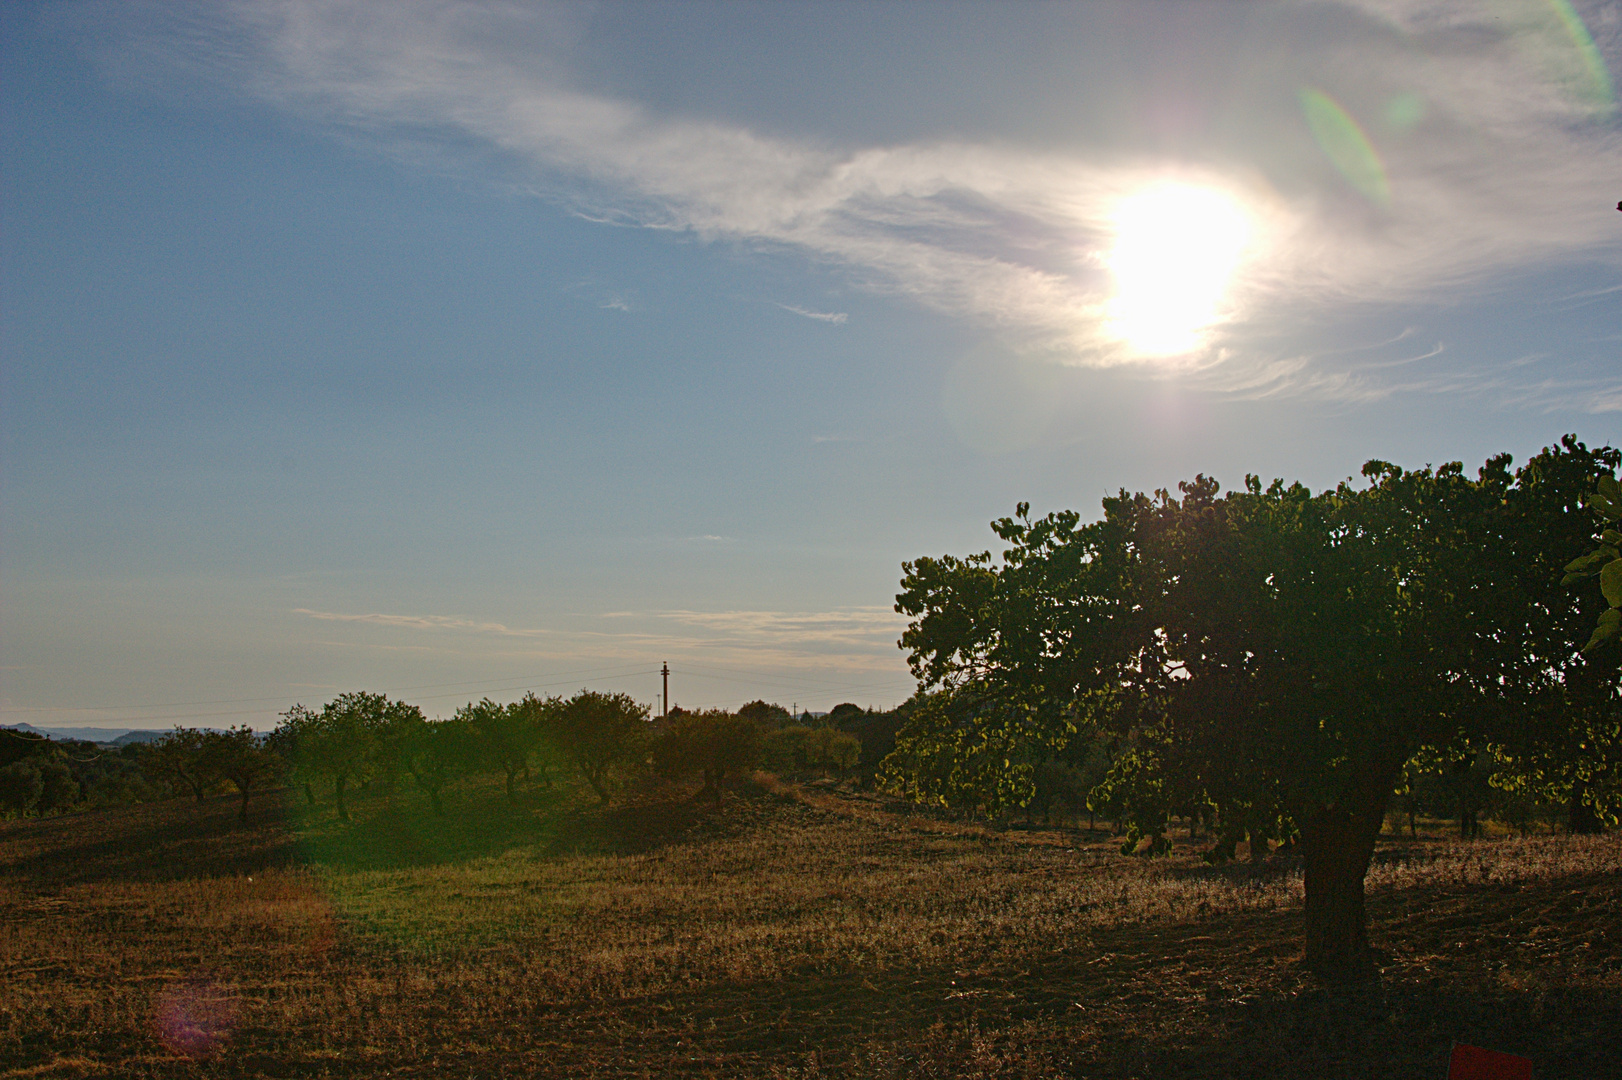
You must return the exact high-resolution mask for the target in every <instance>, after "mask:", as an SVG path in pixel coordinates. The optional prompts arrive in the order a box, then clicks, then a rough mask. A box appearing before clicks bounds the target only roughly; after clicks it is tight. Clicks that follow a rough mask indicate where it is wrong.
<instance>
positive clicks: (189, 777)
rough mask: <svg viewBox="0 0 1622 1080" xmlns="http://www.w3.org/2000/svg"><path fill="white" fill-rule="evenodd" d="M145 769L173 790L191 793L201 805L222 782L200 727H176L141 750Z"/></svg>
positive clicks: (142, 766)
mask: <svg viewBox="0 0 1622 1080" xmlns="http://www.w3.org/2000/svg"><path fill="white" fill-rule="evenodd" d="M141 768H142V770H143V771H144V772H145V773H146V774H147V775H148V776H149V777H152V778H153V779H154V780H157V781H159V782H160V783H164V784H167V785H168V786H169V787H171V788H175V789H183V790H186V791H190V792H191V793H192V795H193V796H195V797H196V799H197V801H198V802H202V801H203V799H204V798H206V797H207V795H208V792H209V789H210V788H211V787H213V786H214V785H215V784H216V783H218V782H219V779H220V778H219V774H218V773H217V772H216V771H215V769H214V761H213V759H212V758H211V757H210V756H209V754H208V735H207V733H206V732H203V731H199V730H198V729H197V728H188V727H176V728H175V729H174V730H173V731H171V732H169V734H167V735H165V736H164V737H163V738H161V739H155V740H153V741H152V742H150V743H147V744H146V745H145V746H144V747H143V748H142V750H141Z"/></svg>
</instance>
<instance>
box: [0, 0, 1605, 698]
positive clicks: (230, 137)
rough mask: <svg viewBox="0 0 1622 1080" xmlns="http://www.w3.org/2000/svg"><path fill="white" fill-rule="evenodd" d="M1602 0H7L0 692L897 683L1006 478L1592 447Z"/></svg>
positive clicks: (1320, 467) (1283, 472)
mask: <svg viewBox="0 0 1622 1080" xmlns="http://www.w3.org/2000/svg"><path fill="white" fill-rule="evenodd" d="M1619 78H1622V4H1618V3H1600V2H1587V0H1584V2H1577V0H1573V2H1571V3H1567V2H1566V0H1470V2H1464V0H1342V2H1324V3H1284V4H1269V3H1251V4H1217V3H1155V2H1152V0H1130V2H1127V3H1120V4H1109V3H1103V2H1089V3H1084V4H1043V3H1035V2H1032V3H1026V4H1019V5H1008V4H1001V3H998V4H978V3H949V2H941V3H928V4H925V3H904V2H900V0H890V2H884V3H839V2H818V3H767V2H758V3H747V4H746V3H736V2H726V3H713V4H711V3H702V2H688V3H682V4H655V3H603V4H561V5H551V4H540V3H536V4H526V3H511V2H505V3H439V2H418V0H397V2H394V3H391V4H388V5H376V4H363V3H356V2H349V0H324V2H295V0H287V2H279V0H261V2H255V3H210V2H206V0H205V2H199V3H193V4H183V5H175V4H167V3H156V2H154V3H117V2H110V3H46V4H37V3H12V4H7V5H5V6H3V7H0V154H3V157H0V723H20V722H27V723H31V724H34V725H35V726H40V727H45V726H51V725H59V726H65V725H75V726H78V725H84V726H98V727H108V728H167V727H170V726H173V725H175V724H189V725H200V726H214V727H224V726H228V725H233V724H249V725H251V726H254V727H256V728H260V729H266V728H269V727H273V726H274V725H275V723H276V719H277V714H278V713H280V712H283V711H285V710H286V709H287V708H288V707H289V706H291V705H292V704H294V703H304V704H307V705H319V704H320V703H321V702H324V701H326V700H330V699H331V698H332V697H334V696H335V695H337V694H338V693H341V692H344V691H347V690H358V689H366V690H374V691H384V692H387V693H389V694H391V696H395V697H399V698H403V699H404V700H407V701H411V702H414V703H417V704H420V705H421V706H422V707H423V709H424V711H425V712H426V713H428V715H430V716H434V715H448V714H449V713H450V712H451V711H453V710H454V709H455V708H456V707H457V706H459V705H461V704H464V703H466V702H467V701H469V700H474V699H477V698H480V697H483V696H486V695H488V696H490V697H493V698H495V699H497V700H513V699H515V698H516V697H517V696H519V695H521V694H523V693H525V692H528V691H533V692H536V693H539V694H542V695H546V694H553V693H570V692H573V691H575V690H578V689H581V688H583V687H590V688H592V689H601V690H616V691H625V692H627V693H630V694H632V695H633V696H634V697H636V698H637V699H638V700H639V701H643V702H646V703H649V704H650V705H654V704H656V702H657V697H658V694H659V687H660V677H659V675H658V674H657V672H658V669H659V668H660V666H661V665H662V664H664V663H667V662H668V664H669V666H670V670H671V676H670V697H671V700H672V702H674V703H676V704H680V705H683V706H686V707H707V706H718V707H729V708H730V707H736V706H737V705H739V704H742V703H743V702H745V701H748V700H751V699H755V698H764V699H765V700H768V701H775V702H779V703H781V704H783V705H784V706H792V707H797V708H799V709H802V710H804V709H812V710H826V709H829V708H831V707H832V706H833V705H834V704H836V703H839V702H844V701H854V702H856V703H858V704H861V705H873V706H880V707H887V706H891V705H894V704H896V703H899V702H900V701H903V700H905V699H906V698H907V697H908V696H909V695H910V694H911V693H912V692H913V690H914V689H915V686H914V683H913V681H912V679H911V677H910V676H909V674H908V671H907V665H906V657H905V655H904V654H903V653H902V652H901V651H900V649H899V648H898V647H897V645H896V641H897V638H898V637H899V635H900V632H901V631H902V629H903V628H904V625H905V624H904V620H903V619H902V618H901V617H900V616H898V615H896V614H895V613H894V611H893V607H892V605H893V602H894V596H895V593H896V591H897V588H898V583H899V579H900V576H901V573H902V563H903V562H904V561H905V560H908V559H912V558H916V557H918V556H920V555H940V554H945V553H952V554H959V555H962V554H968V553H971V552H975V551H980V550H985V549H988V548H994V546H995V537H994V536H993V535H992V534H991V533H990V531H989V529H988V528H987V523H988V522H989V521H991V520H992V519H995V518H998V517H1002V516H1004V515H1007V514H1009V513H1011V512H1012V510H1013V508H1014V506H1015V504H1016V503H1018V502H1021V501H1028V502H1029V503H1030V504H1031V506H1032V510H1033V512H1034V513H1036V514H1042V513H1046V512H1048V511H1050V510H1057V509H1065V508H1074V509H1077V510H1079V511H1081V512H1082V514H1083V515H1084V516H1086V517H1088V518H1091V517H1096V516H1097V515H1098V513H1099V501H1100V499H1101V498H1102V497H1104V496H1106V495H1108V494H1112V493H1114V492H1115V491H1117V490H1118V489H1121V488H1126V489H1130V490H1143V491H1153V490H1155V489H1158V488H1172V487H1174V486H1175V484H1176V482H1177V481H1178V480H1181V479H1186V478H1189V477H1192V476H1193V475H1195V474H1196V473H1205V474H1207V475H1214V476H1215V477H1217V478H1218V479H1219V480H1221V481H1222V482H1223V483H1224V484H1225V485H1227V486H1230V487H1232V486H1238V485H1239V484H1240V483H1242V481H1243V478H1244V476H1245V475H1246V474H1248V473H1254V474H1257V475H1260V476H1262V477H1264V478H1266V479H1271V478H1274V477H1283V478H1285V479H1288V480H1300V481H1302V482H1304V483H1306V484H1308V485H1309V486H1311V487H1313V488H1319V487H1324V486H1329V485H1333V484H1334V483H1336V482H1338V481H1339V480H1341V479H1344V478H1346V477H1349V476H1354V475H1356V474H1357V472H1358V470H1359V469H1360V467H1361V465H1362V463H1363V462H1364V461H1366V460H1368V459H1370V458H1376V457H1377V458H1381V459H1385V460H1391V461H1395V462H1397V463H1399V464H1402V465H1404V466H1408V467H1421V466H1424V465H1426V464H1433V463H1434V464H1440V463H1443V462H1448V461H1463V462H1464V463H1465V464H1466V465H1467V467H1472V468H1473V467H1475V466H1478V465H1479V464H1480V463H1481V462H1482V461H1483V460H1484V459H1485V458H1486V457H1488V456H1489V455H1491V454H1493V453H1496V452H1500V451H1509V452H1510V453H1512V454H1514V455H1515V457H1516V459H1517V460H1525V459H1526V458H1527V457H1528V456H1529V455H1531V454H1533V453H1535V452H1536V451H1537V450H1538V449H1539V448H1540V447H1542V446H1545V445H1548V444H1550V443H1552V442H1555V441H1557V440H1558V439H1559V438H1560V436H1561V435H1563V434H1565V433H1568V432H1574V433H1576V434H1578V435H1579V437H1581V438H1583V439H1584V440H1585V441H1587V442H1588V443H1590V444H1591V445H1595V444H1602V443H1612V444H1615V443H1618V442H1622V214H1619V213H1618V212H1617V201H1618V200H1619V199H1622V118H1619V114H1618V111H1617V108H1616V103H1615V91H1614V82H1615V81H1616V80H1617V79H1619Z"/></svg>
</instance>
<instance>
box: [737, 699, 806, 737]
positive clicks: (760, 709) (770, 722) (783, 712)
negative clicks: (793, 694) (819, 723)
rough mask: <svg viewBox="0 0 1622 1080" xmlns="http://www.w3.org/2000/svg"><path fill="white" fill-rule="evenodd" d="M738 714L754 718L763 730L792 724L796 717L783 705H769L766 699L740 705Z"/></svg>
mask: <svg viewBox="0 0 1622 1080" xmlns="http://www.w3.org/2000/svg"><path fill="white" fill-rule="evenodd" d="M738 715H739V716H743V717H747V718H748V719H750V720H753V721H754V722H755V723H756V724H757V725H758V726H759V727H760V728H762V729H763V730H764V729H766V728H774V727H783V726H784V725H786V724H792V723H793V722H794V717H792V716H790V715H789V711H788V710H787V709H785V708H783V706H781V705H769V704H767V703H766V702H764V701H751V702H748V703H747V704H745V705H741V706H739V707H738Z"/></svg>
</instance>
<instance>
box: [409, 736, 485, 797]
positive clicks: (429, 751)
mask: <svg viewBox="0 0 1622 1080" xmlns="http://www.w3.org/2000/svg"><path fill="white" fill-rule="evenodd" d="M473 757H474V754H473V734H472V732H471V731H470V730H469V728H468V724H467V722H466V721H465V720H463V719H461V718H460V717H452V718H451V719H449V720H431V721H430V720H423V719H420V718H417V719H413V720H412V721H411V722H410V724H409V726H408V728H407V731H406V733H405V739H404V762H405V767H406V769H407V771H409V772H410V773H411V777H412V779H413V780H414V781H415V782H416V784H417V787H418V788H420V789H421V790H422V791H423V792H424V793H425V794H427V796H428V802H429V804H430V805H431V806H432V807H433V809H434V815H435V816H436V817H443V816H444V815H445V804H444V799H443V792H444V790H445V787H446V785H447V784H449V783H450V781H451V778H452V777H453V776H455V774H456V772H457V771H458V770H460V769H464V768H466V767H467V766H468V764H469V763H470V760H471V759H472V758H473Z"/></svg>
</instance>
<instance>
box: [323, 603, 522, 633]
mask: <svg viewBox="0 0 1622 1080" xmlns="http://www.w3.org/2000/svg"><path fill="white" fill-rule="evenodd" d="M293 614H295V615H303V616H305V617H307V618H311V619H320V620H322V621H324V622H343V623H368V624H371V625H373V626H391V627H399V628H402V629H407V630H453V631H460V632H464V633H475V634H499V635H502V636H506V637H538V636H540V635H542V634H546V633H549V632H550V631H547V630H519V629H514V628H512V627H508V626H503V625H502V624H501V623H495V622H478V621H476V620H474V619H462V618H457V617H455V616H451V615H385V614H382V613H380V612H368V613H364V614H349V613H344V612H338V611H313V610H311V609H310V608H294V609H293Z"/></svg>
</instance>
